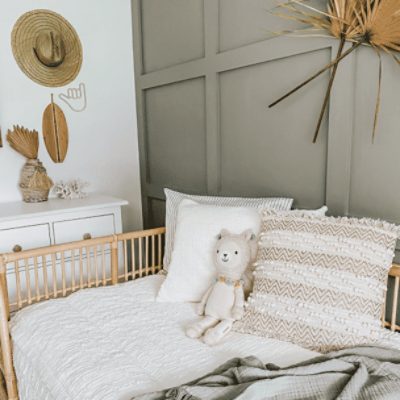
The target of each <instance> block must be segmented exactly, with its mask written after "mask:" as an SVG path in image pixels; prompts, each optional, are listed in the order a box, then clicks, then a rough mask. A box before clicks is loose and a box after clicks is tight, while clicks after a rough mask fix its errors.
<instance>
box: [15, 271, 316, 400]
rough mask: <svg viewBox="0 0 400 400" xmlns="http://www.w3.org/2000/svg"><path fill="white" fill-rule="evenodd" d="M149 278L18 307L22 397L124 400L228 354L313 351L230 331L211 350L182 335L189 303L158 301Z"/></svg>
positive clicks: (279, 356) (295, 357) (266, 357)
mask: <svg viewBox="0 0 400 400" xmlns="http://www.w3.org/2000/svg"><path fill="white" fill-rule="evenodd" d="M163 279H164V278H163V277H162V276H151V277H147V278H143V279H139V280H136V281H133V282H129V283H125V284H122V285H118V286H110V287H106V288H97V289H87V290H82V291H79V292H77V293H75V294H73V295H71V296H69V297H67V298H65V299H59V300H51V301H47V302H44V303H40V304H37V305H34V306H31V307H29V308H26V309H24V310H22V311H20V312H19V313H18V314H17V315H16V316H15V317H14V318H13V319H12V324H11V325H12V328H11V334H12V339H13V345H14V364H15V369H16V374H17V379H18V388H19V395H20V399H21V400H72V399H74V400H100V399H101V400H125V399H129V398H130V397H132V396H133V395H137V394H140V393H144V392H149V391H154V390H159V389H164V388H167V387H170V386H175V385H178V384H182V383H184V382H186V381H188V380H192V379H194V378H196V377H198V376H201V375H203V374H205V373H207V372H209V371H210V370H211V369H213V368H215V367H217V366H218V365H219V364H221V363H223V362H225V361H226V360H228V359H230V358H232V357H244V356H248V355H255V356H257V357H259V358H261V359H262V360H263V361H265V362H272V363H276V364H278V365H281V366H286V365H289V364H291V363H293V362H300V361H303V360H306V359H308V358H310V357H313V356H315V355H316V354H317V353H314V352H311V351H309V350H305V349H302V348H300V347H298V346H295V345H292V344H288V343H284V342H279V341H276V340H269V339H265V338H258V337H256V336H251V335H244V334H239V333H230V334H229V335H228V336H227V338H226V339H225V341H224V342H223V343H221V344H219V345H217V346H215V347H213V348H210V347H208V346H206V345H205V344H203V343H202V342H200V341H198V340H193V339H189V338H187V337H186V336H185V335H184V332H183V328H184V327H185V326H186V325H187V324H188V323H189V322H191V321H193V320H194V319H195V318H197V317H196V315H195V312H194V306H193V304H188V303H186V304H183V303H158V302H155V300H154V299H155V296H156V294H157V291H158V289H159V287H160V285H161V283H162V281H163Z"/></svg>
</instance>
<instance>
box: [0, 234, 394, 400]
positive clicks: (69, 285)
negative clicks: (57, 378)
mask: <svg viewBox="0 0 400 400" xmlns="http://www.w3.org/2000/svg"><path fill="white" fill-rule="evenodd" d="M164 240H165V228H156V229H150V230H145V231H139V232H131V233H123V234H119V235H112V236H106V237H101V238H96V239H88V240H83V241H79V242H72V243H66V244H62V245H56V246H49V247H43V248H38V249H33V250H27V251H21V252H17V253H10V254H3V255H0V339H1V363H0V365H1V371H2V373H3V377H4V380H5V385H6V390H7V395H8V399H9V400H17V399H18V390H17V381H16V377H15V372H14V366H13V353H12V342H11V338H10V332H9V320H10V315H12V313H14V312H16V311H18V310H21V309H22V308H24V307H27V306H29V305H31V304H34V303H39V302H42V301H47V300H50V299H56V298H59V297H66V296H68V295H70V294H71V293H74V292H76V291H78V290H81V289H85V288H91V287H99V286H106V285H115V284H118V283H121V282H127V281H129V280H132V279H137V278H141V277H144V276H147V275H151V274H157V273H159V272H160V271H162V269H163V251H164ZM389 275H390V276H392V277H393V278H394V290H393V297H392V298H391V301H390V302H391V306H392V312H391V318H390V319H389V320H387V319H386V317H385V314H386V309H384V310H383V313H382V323H383V325H384V326H386V327H389V328H390V329H391V330H393V331H395V330H400V326H398V325H396V313H397V303H398V295H399V283H400V265H393V267H392V269H391V270H390V274H389ZM11 288H12V290H9V289H11ZM12 293H13V294H12ZM385 308H386V307H385Z"/></svg>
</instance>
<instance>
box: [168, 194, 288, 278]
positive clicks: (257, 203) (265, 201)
mask: <svg viewBox="0 0 400 400" xmlns="http://www.w3.org/2000/svg"><path fill="white" fill-rule="evenodd" d="M164 193H165V199H166V213H165V226H166V229H167V231H166V234H165V255H164V269H165V270H166V271H168V269H169V264H170V262H171V254H172V250H173V248H174V240H175V231H176V219H177V214H178V208H179V204H180V203H181V201H182V200H183V199H189V200H194V201H197V202H198V203H200V204H208V205H213V206H221V207H252V208H256V209H257V210H260V211H261V210H263V209H265V208H270V209H273V210H282V211H288V210H290V207H291V206H292V203H293V199H289V198H284V197H264V198H262V197H261V198H251V197H220V196H197V195H193V194H186V193H181V192H176V191H175V190H171V189H167V188H165V189H164Z"/></svg>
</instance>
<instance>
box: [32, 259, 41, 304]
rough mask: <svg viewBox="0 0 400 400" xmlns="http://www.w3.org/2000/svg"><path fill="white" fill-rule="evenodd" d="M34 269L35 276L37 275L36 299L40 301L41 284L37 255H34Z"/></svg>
mask: <svg viewBox="0 0 400 400" xmlns="http://www.w3.org/2000/svg"><path fill="white" fill-rule="evenodd" d="M33 269H34V276H35V293H36V301H40V299H41V297H42V296H41V294H40V285H39V267H38V259H37V257H36V256H35V257H33Z"/></svg>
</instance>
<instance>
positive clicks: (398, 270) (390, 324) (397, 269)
mask: <svg viewBox="0 0 400 400" xmlns="http://www.w3.org/2000/svg"><path fill="white" fill-rule="evenodd" d="M389 278H393V280H394V286H393V291H392V299H391V302H389V303H391V306H392V311H391V316H390V321H387V320H386V308H387V302H388V300H389V299H388V296H386V301H385V305H384V307H383V312H382V325H383V326H384V327H386V328H390V330H391V331H393V332H394V331H400V325H398V324H397V309H398V304H399V286H400V264H393V265H392V268H391V269H390V271H389ZM389 284H390V281H389Z"/></svg>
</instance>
